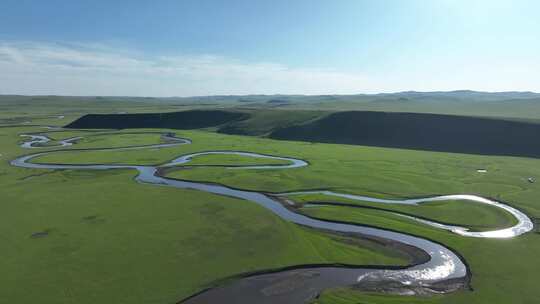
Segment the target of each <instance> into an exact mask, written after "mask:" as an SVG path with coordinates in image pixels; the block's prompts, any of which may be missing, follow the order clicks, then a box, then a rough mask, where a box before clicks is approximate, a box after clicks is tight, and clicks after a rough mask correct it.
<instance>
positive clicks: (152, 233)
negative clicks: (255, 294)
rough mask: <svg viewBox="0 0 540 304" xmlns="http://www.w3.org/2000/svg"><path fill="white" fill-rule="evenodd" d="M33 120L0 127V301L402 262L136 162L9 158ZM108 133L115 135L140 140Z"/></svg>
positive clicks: (143, 298) (110, 294) (163, 291)
mask: <svg viewBox="0 0 540 304" xmlns="http://www.w3.org/2000/svg"><path fill="white" fill-rule="evenodd" d="M32 131H34V132H35V131H39V129H37V128H31V127H20V128H0V141H1V142H2V146H1V148H0V154H2V156H1V157H0V183H1V185H2V187H1V188H0V197H2V200H1V205H2V212H1V218H2V220H1V221H0V239H1V242H0V250H1V252H2V259H0V269H2V273H3V275H2V276H1V278H0V294H2V302H3V301H5V302H6V303H35V302H36V300H37V299H39V302H40V303H174V302H176V301H177V300H179V299H182V298H184V297H187V296H189V295H191V294H193V293H195V292H197V291H200V290H201V289H202V288H205V287H206V286H209V284H211V283H212V282H213V281H215V280H219V279H223V278H226V277H229V276H232V275H236V274H239V273H242V272H249V271H255V270H262V269H272V268H279V267H284V266H290V265H297V264H307V263H355V264H356V263H359V264H381V265H384V264H386V265H395V264H397V265H404V264H406V263H408V259H407V258H406V257H404V256H400V255H399V254H396V253H394V252H388V251H386V250H385V249H383V248H381V247H380V246H378V245H377V244H374V243H370V242H364V243H363V244H362V246H361V247H359V246H353V245H350V244H347V243H346V242H341V241H339V240H338V239H337V238H336V237H331V236H328V235H326V234H323V233H320V232H316V231H313V230H309V229H305V228H301V227H299V226H296V225H293V224H290V223H287V222H285V221H283V220H281V219H279V218H277V217H275V216H273V215H272V214H271V213H270V212H268V211H266V210H264V209H263V208H261V207H259V206H257V205H254V204H250V203H247V202H244V201H241V200H237V199H232V198H226V197H221V196H215V195H210V194H206V193H202V192H198V191H190V190H179V189H174V188H168V187H159V186H152V185H141V184H137V183H136V182H134V181H133V177H134V175H135V172H134V171H129V170H109V171H71V170H61V171H53V170H34V169H23V168H16V167H12V166H10V165H9V160H11V159H13V158H15V157H16V156H18V155H22V154H26V153H30V152H35V151H36V150H32V151H29V150H28V149H22V148H20V147H18V143H19V142H20V138H19V136H18V134H20V133H28V132H32ZM109 136H110V137H111V138H110V139H109V140H111V141H115V139H116V140H118V141H120V142H118V143H116V144H118V145H133V144H139V143H140V142H141V140H142V139H137V138H131V137H129V136H128V137H126V136H123V135H109ZM133 137H137V136H133ZM143 137H144V138H146V137H145V136H143ZM154 139H155V138H154ZM152 140H153V139H152ZM104 143H109V142H91V143H89V145H98V144H100V145H101V144H104ZM54 149H55V148H42V149H40V150H39V151H47V150H54ZM181 149H183V147H179V148H178V150H177V151H176V153H179V152H180V151H181ZM148 153H152V150H148V151H146V152H143V154H146V156H147V154H148ZM146 156H143V157H146ZM247 244H249V245H247Z"/></svg>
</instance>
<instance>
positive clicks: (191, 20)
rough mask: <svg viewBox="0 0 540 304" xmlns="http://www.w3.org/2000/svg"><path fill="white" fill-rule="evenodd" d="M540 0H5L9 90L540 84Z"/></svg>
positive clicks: (322, 90)
mask: <svg viewBox="0 0 540 304" xmlns="http://www.w3.org/2000/svg"><path fill="white" fill-rule="evenodd" d="M539 12H540V1H537V0H512V1H510V0H508V1H506V0H453V1H452V0H401V1H399V0H372V1H368V0H335V1H331V0H294V1H291V0H257V1H254V0H227V1H224V0H192V1H191V0H183V1H182V0H176V1H164V0H154V1H142V0H129V1H128V0H115V1H105V0H93V1H72V0H47V1H42V0H33V1H29V0H2V4H1V9H0V94H25V95H92V96H95V95H100V96H105V95H106V96H113V95H123V96H196V95H244V94H308V95H315V94H357V93H379V92H397V91H409V90H415V91H439V90H459V89H471V90H481V91H536V92H540V17H539Z"/></svg>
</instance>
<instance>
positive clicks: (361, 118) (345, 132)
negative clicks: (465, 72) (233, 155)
mask: <svg viewBox="0 0 540 304" xmlns="http://www.w3.org/2000/svg"><path fill="white" fill-rule="evenodd" d="M270 137H271V138H274V139H284V140H300V141H312V142H325V143H339V144H355V145H367V146H380V147H392V148H406V149H417V150H430V151H444V152H458V153H470V154H486V155H511V156H526V157H540V125H538V124H532V123H525V122H516V121H507V120H498V119H489V118H478V117H466V116H453V115H436V114H418V113H386V112H360V111H351V112H337V113H332V114H329V115H327V116H325V117H323V118H321V119H318V120H315V121H312V122H310V123H307V124H303V125H297V126H291V127H286V128H281V129H278V130H276V131H274V132H272V133H271V134H270Z"/></svg>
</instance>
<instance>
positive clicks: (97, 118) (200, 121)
mask: <svg viewBox="0 0 540 304" xmlns="http://www.w3.org/2000/svg"><path fill="white" fill-rule="evenodd" d="M248 117H249V115H248V114H245V113H240V112H231V111H220V110H193V111H182V112H171V113H140V114H88V115H85V116H83V117H81V118H79V119H77V120H75V121H74V122H72V123H70V124H68V125H67V126H66V128H76V129H130V128H169V129H199V128H207V127H213V126H219V125H222V124H224V123H228V122H232V121H238V120H243V119H247V118H248Z"/></svg>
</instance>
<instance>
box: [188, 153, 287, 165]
mask: <svg viewBox="0 0 540 304" xmlns="http://www.w3.org/2000/svg"><path fill="white" fill-rule="evenodd" d="M288 164H290V162H289V161H286V160H282V159H269V158H257V157H249V156H243V155H227V154H222V155H219V154H214V155H212V154H210V155H200V156H196V157H193V160H191V161H190V162H189V163H188V165H189V166H249V165H288Z"/></svg>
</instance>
